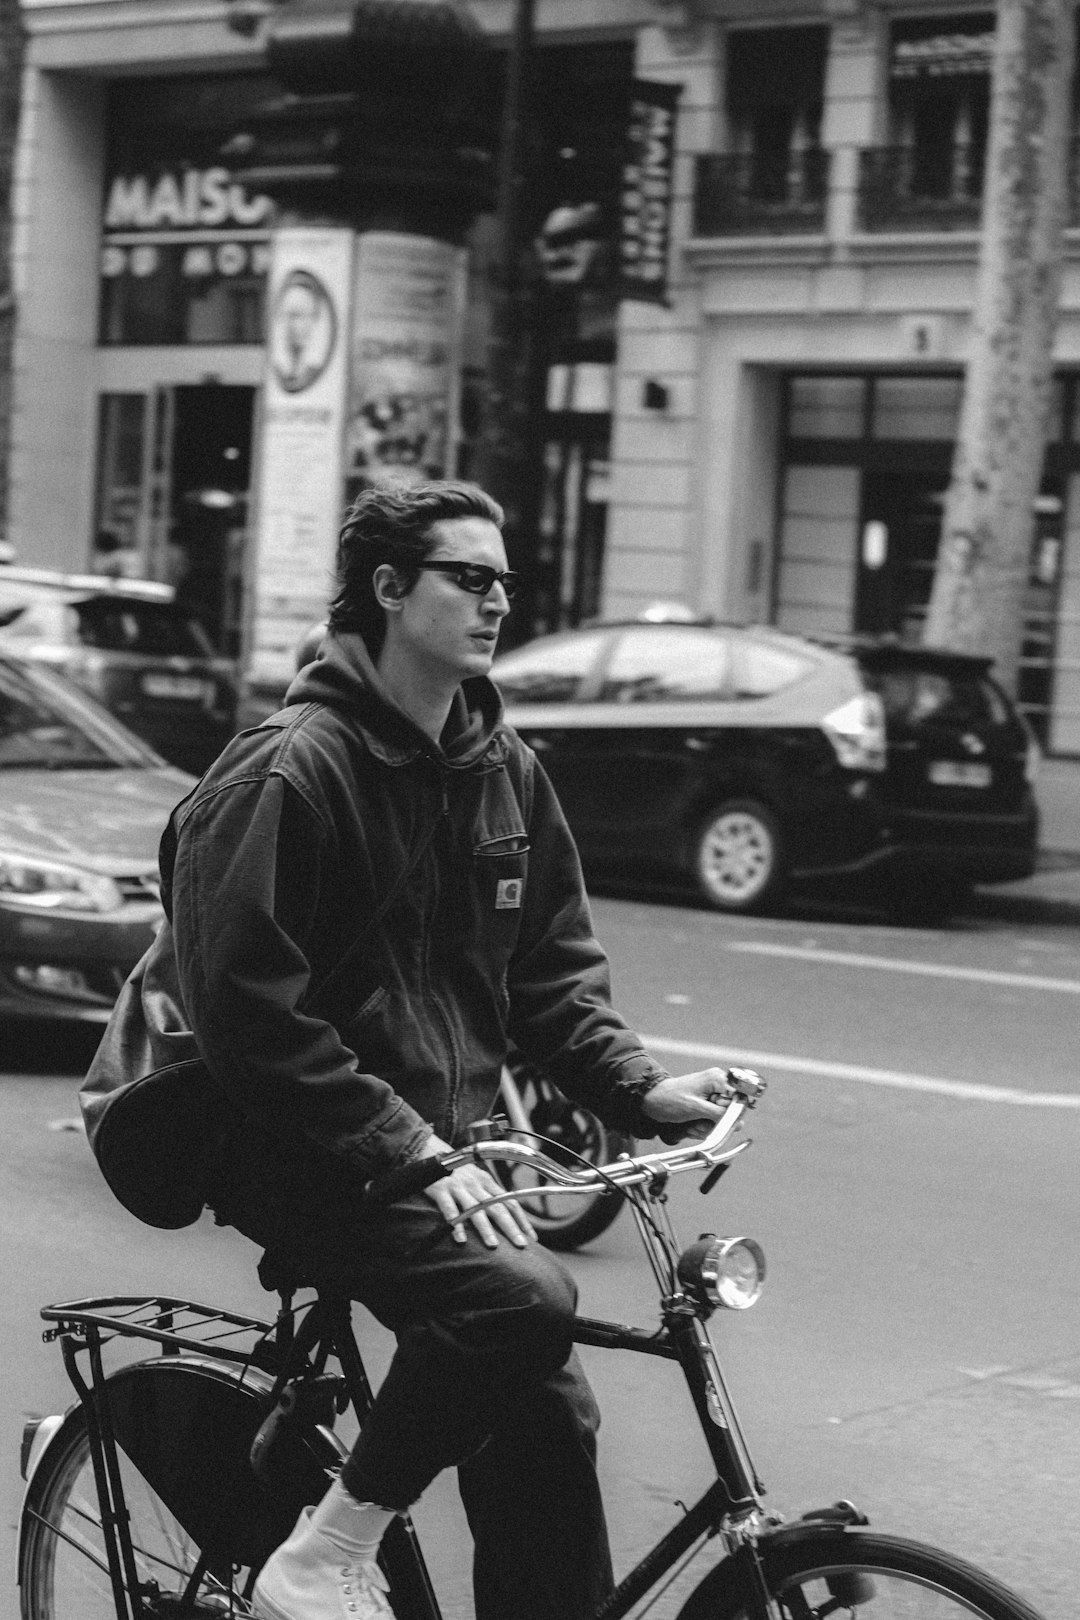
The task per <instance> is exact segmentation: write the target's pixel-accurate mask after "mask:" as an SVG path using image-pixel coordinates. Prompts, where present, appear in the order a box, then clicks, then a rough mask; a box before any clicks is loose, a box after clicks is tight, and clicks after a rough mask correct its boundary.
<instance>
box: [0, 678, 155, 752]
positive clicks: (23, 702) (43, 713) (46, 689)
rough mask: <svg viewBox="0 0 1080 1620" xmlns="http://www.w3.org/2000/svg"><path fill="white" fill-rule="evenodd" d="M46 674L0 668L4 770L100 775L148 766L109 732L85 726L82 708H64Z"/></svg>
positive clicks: (0, 738)
mask: <svg viewBox="0 0 1080 1620" xmlns="http://www.w3.org/2000/svg"><path fill="white" fill-rule="evenodd" d="M53 684H54V683H53V682H51V681H50V679H49V677H48V675H47V674H44V673H43V674H42V676H41V678H40V679H39V678H38V676H37V675H36V674H35V675H31V674H30V673H29V672H27V671H22V670H19V669H16V668H13V667H12V666H11V665H9V664H6V663H4V664H0V769H4V768H10V769H14V768H17V767H18V768H27V767H39V768H41V769H43V770H60V769H71V768H73V767H76V766H81V767H93V768H95V769H102V768H105V767H109V766H117V765H131V764H140V765H144V764H146V763H147V755H146V753H145V751H144V750H143V749H142V748H141V746H139V745H138V744H136V743H135V742H134V739H132V743H133V746H132V747H130V748H127V747H124V746H121V745H120V743H119V741H115V742H114V740H113V737H112V735H111V731H110V730H109V729H108V728H107V726H104V725H103V726H100V728H99V726H98V725H95V724H93V723H89V724H87V723H84V720H83V716H82V715H81V714H80V713H79V708H80V705H78V704H77V703H66V702H65V701H64V699H63V698H62V697H57V696H56V695H55V694H54V692H53V691H52V690H51V689H50V688H51V687H52V686H53Z"/></svg>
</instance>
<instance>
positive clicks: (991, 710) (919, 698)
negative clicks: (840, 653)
mask: <svg viewBox="0 0 1080 1620" xmlns="http://www.w3.org/2000/svg"><path fill="white" fill-rule="evenodd" d="M866 679H867V682H868V684H869V686H870V687H871V688H872V690H873V691H875V692H877V693H878V695H879V697H880V698H881V701H882V703H883V704H884V705H885V717H886V719H887V720H892V721H899V722H901V723H902V724H904V725H909V726H919V725H925V724H926V723H928V722H930V723H932V724H934V725H938V726H962V727H979V726H987V725H994V726H999V725H1004V724H1006V723H1007V721H1008V719H1009V710H1008V707H1007V705H1006V703H1005V700H1004V698H1003V697H1002V695H1001V693H1000V692H999V691H998V689H997V688H996V687H995V685H994V683H993V682H992V681H991V680H989V679H988V677H987V676H985V675H983V674H981V673H980V672H978V671H971V672H968V671H966V670H965V671H959V672H956V671H947V670H936V669H934V670H931V669H868V670H867V671H866Z"/></svg>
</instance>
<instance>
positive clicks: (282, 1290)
mask: <svg viewBox="0 0 1080 1620" xmlns="http://www.w3.org/2000/svg"><path fill="white" fill-rule="evenodd" d="M255 1269H256V1272H257V1274H258V1278H259V1281H260V1282H261V1283H262V1285H263V1287H264V1288H265V1289H266V1291H267V1293H269V1294H281V1295H283V1296H284V1295H289V1296H291V1295H293V1294H295V1293H296V1292H297V1290H298V1289H300V1288H316V1287H317V1286H318V1284H317V1282H316V1279H315V1278H314V1277H311V1276H307V1275H306V1274H305V1271H304V1268H303V1267H301V1266H298V1265H297V1264H296V1263H295V1262H294V1261H292V1260H290V1259H287V1258H286V1257H285V1256H284V1255H281V1254H276V1253H275V1252H274V1250H273V1249H266V1250H265V1251H264V1252H263V1256H262V1259H261V1260H260V1261H259V1263H258V1266H257V1267H256V1268H255Z"/></svg>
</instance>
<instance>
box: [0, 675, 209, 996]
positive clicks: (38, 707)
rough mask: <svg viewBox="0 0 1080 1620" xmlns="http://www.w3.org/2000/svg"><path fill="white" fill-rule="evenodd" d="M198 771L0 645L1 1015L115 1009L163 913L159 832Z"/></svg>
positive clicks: (62, 680) (64, 682)
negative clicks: (168, 757) (179, 765)
mask: <svg viewBox="0 0 1080 1620" xmlns="http://www.w3.org/2000/svg"><path fill="white" fill-rule="evenodd" d="M194 781H195V778H194V777H191V776H188V775H186V774H185V773H184V772H182V771H178V770H176V769H175V768H174V767H173V766H171V765H167V764H166V763H165V761H164V760H163V759H161V758H160V757H159V756H158V755H157V754H155V753H154V752H153V750H152V749H150V748H148V747H147V745H146V744H145V743H144V742H143V741H141V739H140V738H138V737H136V736H135V735H134V734H133V733H132V732H130V731H128V730H127V729H126V728H125V727H123V726H122V725H120V724H119V722H118V721H117V720H116V719H115V718H114V717H113V716H112V715H111V714H109V713H108V712H107V710H105V709H104V708H102V707H101V706H100V705H99V704H97V703H95V702H94V700H93V699H92V698H88V697H87V696H86V695H85V693H83V692H82V691H81V690H80V689H79V688H78V687H76V686H74V685H73V684H72V683H71V682H69V681H68V680H66V679H65V678H64V677H63V676H60V675H58V674H56V673H55V672H54V671H53V670H50V669H48V668H47V667H45V666H44V665H41V664H38V663H34V662H32V661H29V660H22V659H17V658H13V657H11V656H9V655H7V654H5V653H0V1016H3V1017H10V1016H12V1015H18V1016H23V1017H48V1018H57V1017H60V1018H74V1019H82V1020H90V1021H102V1022H103V1021H104V1020H105V1019H106V1018H107V1017H108V1014H109V1011H110V1009H111V1007H112V1005H113V1002H114V1000H115V999H116V995H117V992H118V991H119V989H120V987H121V985H122V984H123V982H124V979H125V978H126V976H127V974H128V973H129V971H130V970H131V968H132V967H133V966H134V964H135V963H136V962H137V961H138V959H139V957H140V956H141V955H142V953H143V951H144V950H145V949H146V947H147V945H149V943H150V941H151V940H152V939H153V937H154V933H155V931H156V929H157V927H158V924H159V923H160V921H161V917H162V910H161V904H160V900H159V896H158V868H157V847H158V841H159V839H160V837H161V834H162V832H163V830H164V827H165V823H166V821H167V819H168V815H169V812H170V810H171V809H172V808H173V806H174V805H175V804H176V803H177V802H178V801H179V800H180V799H182V798H183V796H184V794H185V793H187V792H188V791H189V789H190V788H191V787H192V786H193V784H194Z"/></svg>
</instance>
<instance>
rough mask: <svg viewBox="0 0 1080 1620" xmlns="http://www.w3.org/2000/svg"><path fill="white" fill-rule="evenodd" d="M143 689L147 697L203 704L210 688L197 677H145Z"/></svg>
mask: <svg viewBox="0 0 1080 1620" xmlns="http://www.w3.org/2000/svg"><path fill="white" fill-rule="evenodd" d="M142 689H143V691H144V692H145V693H146V695H147V697H155V698H174V699H179V700H180V701H182V702H185V703H202V702H204V701H205V700H206V698H207V696H208V695H209V690H210V689H209V687H208V685H207V683H206V682H205V681H201V680H200V679H199V677H198V676H197V675H144V676H143V678H142Z"/></svg>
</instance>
